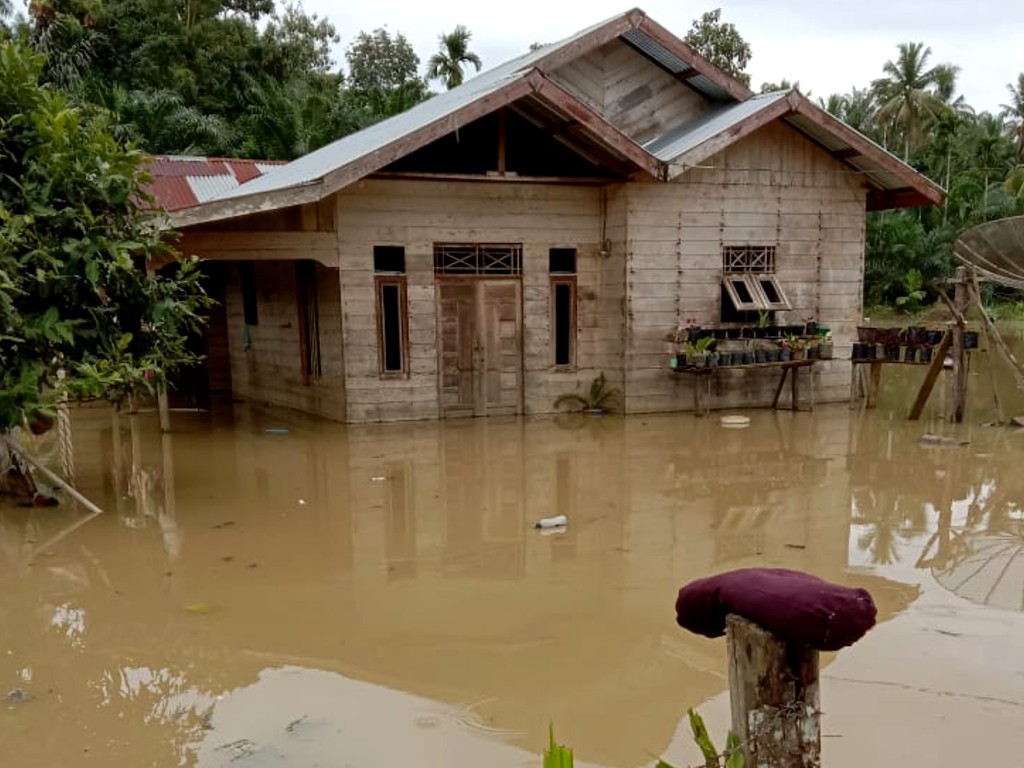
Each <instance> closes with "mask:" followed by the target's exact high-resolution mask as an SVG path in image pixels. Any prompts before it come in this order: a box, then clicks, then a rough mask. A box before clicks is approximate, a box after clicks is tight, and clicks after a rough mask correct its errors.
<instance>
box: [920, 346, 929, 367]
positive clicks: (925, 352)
mask: <svg viewBox="0 0 1024 768" xmlns="http://www.w3.org/2000/svg"><path fill="white" fill-rule="evenodd" d="M920 358H921V362H922V363H930V362H931V361H932V348H931V347H921V355H920Z"/></svg>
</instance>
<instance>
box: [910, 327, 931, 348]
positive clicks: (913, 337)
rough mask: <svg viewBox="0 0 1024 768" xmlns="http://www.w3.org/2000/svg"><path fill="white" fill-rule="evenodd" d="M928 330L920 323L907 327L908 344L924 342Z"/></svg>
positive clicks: (915, 344)
mask: <svg viewBox="0 0 1024 768" xmlns="http://www.w3.org/2000/svg"><path fill="white" fill-rule="evenodd" d="M926 333H927V331H925V329H924V328H922V327H920V326H918V325H912V326H910V327H909V328H907V344H912V345H913V346H915V347H916V346H918V345H920V344H923V343H924V341H925V335H926Z"/></svg>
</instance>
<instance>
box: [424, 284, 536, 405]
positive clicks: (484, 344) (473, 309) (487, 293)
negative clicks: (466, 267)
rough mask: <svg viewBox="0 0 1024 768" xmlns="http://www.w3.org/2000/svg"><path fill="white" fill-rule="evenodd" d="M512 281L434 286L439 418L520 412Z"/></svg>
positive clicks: (518, 330) (517, 308) (518, 331)
mask: <svg viewBox="0 0 1024 768" xmlns="http://www.w3.org/2000/svg"><path fill="white" fill-rule="evenodd" d="M520 291H521V284H520V282H519V281H518V280H491V279H444V280H439V281H438V366H439V371H440V374H439V375H440V398H441V411H442V413H443V414H444V415H445V416H471V415H476V416H487V415H499V414H510V415H511V414H517V413H520V412H521V411H522V379H523V376H522V359H523V355H522V300H521V293H520Z"/></svg>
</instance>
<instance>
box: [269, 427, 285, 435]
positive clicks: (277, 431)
mask: <svg viewBox="0 0 1024 768" xmlns="http://www.w3.org/2000/svg"><path fill="white" fill-rule="evenodd" d="M263 432H264V433H265V434H268V435H287V434H288V433H289V432H291V430H290V429H288V428H287V427H267V428H266V429H264V430H263Z"/></svg>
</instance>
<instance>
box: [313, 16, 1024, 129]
mask: <svg viewBox="0 0 1024 768" xmlns="http://www.w3.org/2000/svg"><path fill="white" fill-rule="evenodd" d="M637 1H638V0H634V2H637ZM304 6H305V8H306V10H307V11H313V12H316V13H318V14H319V15H320V16H322V17H326V18H328V19H330V20H331V21H332V22H333V23H334V25H335V26H336V27H337V28H338V33H339V34H340V35H341V38H342V43H343V45H345V46H347V45H348V43H349V41H350V40H351V39H352V38H353V37H354V36H355V35H356V34H357V33H358V32H359V31H361V30H365V31H371V30H373V29H376V28H377V27H381V26H384V27H387V29H389V30H390V31H391V32H402V33H403V34H405V36H406V37H407V38H408V39H409V41H410V42H411V43H412V45H413V47H414V48H415V49H416V52H417V53H418V54H419V56H420V58H421V59H422V60H423V61H426V59H427V57H429V56H430V54H431V53H433V51H434V50H435V49H436V47H437V37H438V35H439V34H440V33H441V32H449V31H451V29H452V28H454V26H455V25H456V24H464V25H466V26H467V27H469V29H470V30H471V31H472V33H473V41H472V48H473V50H475V51H476V52H477V53H478V54H479V55H480V56H481V58H482V59H483V62H484V68H485V69H487V68H490V67H493V66H495V65H497V64H500V63H501V62H502V61H505V60H506V59H510V58H512V57H513V56H516V55H518V54H520V53H522V52H524V51H525V50H526V49H527V48H528V47H529V45H530V43H532V42H534V41H536V42H543V43H548V42H554V41H555V40H559V39H561V38H563V37H567V36H569V35H571V34H573V33H574V32H576V31H578V30H580V29H583V28H585V27H587V26H590V25H591V24H594V23H596V22H599V21H602V20H604V19H606V18H609V17H611V16H615V15H617V14H619V13H622V12H624V11H626V10H628V9H629V8H630V7H632V6H631V5H630V4H629V0H587V2H567V0H561V1H560V0H545V1H542V0H511V1H510V2H504V3H502V2H498V1H497V0H491V1H490V2H489V1H488V0H483V1H481V0H442V2H427V1H426V0H370V2H345V3H344V4H341V3H338V2H337V0H304ZM719 6H720V7H721V8H722V15H723V20H724V21H727V22H732V23H733V24H735V25H736V26H737V28H738V29H739V31H740V33H741V34H742V35H743V36H744V37H745V38H746V39H747V41H748V42H749V43H750V45H751V47H752V48H753V51H754V56H753V58H752V59H751V62H750V66H749V67H748V71H749V72H750V74H751V77H752V85H753V87H754V89H755V90H757V89H759V88H760V85H761V83H762V82H765V81H772V82H778V81H779V80H781V79H782V78H787V79H789V80H790V81H799V82H800V88H801V90H802V91H803V92H804V93H806V92H807V91H808V90H810V91H811V95H812V96H813V97H815V98H816V97H819V96H827V95H828V94H830V93H833V92H846V91H848V90H849V89H850V88H851V86H854V85H856V86H858V87H864V86H867V85H868V84H870V82H871V81H872V80H873V79H875V78H877V77H879V76H880V75H881V70H882V65H883V64H884V63H885V62H886V60H888V59H891V58H894V57H895V55H896V44H897V43H900V42H908V41H922V42H924V43H926V44H927V45H929V46H930V47H931V49H932V59H931V63H933V64H937V63H940V62H947V61H948V62H951V63H953V64H957V65H959V66H960V67H961V74H960V81H959V84H960V85H959V88H960V92H961V93H963V94H964V95H965V96H966V98H967V101H968V102H969V103H970V104H971V105H972V106H974V107H975V109H977V110H978V111H982V110H990V111H998V109H999V105H1000V104H1002V103H1005V102H1006V101H1007V100H1008V94H1007V91H1006V84H1007V83H1010V82H1016V80H1017V74H1018V73H1019V72H1022V71H1024V3H1022V2H1021V0H884V1H883V0H855V1H854V2H850V1H849V0H774V2H772V1H771V0H710V2H701V3H696V2H687V0H674V2H669V1H668V0H645V2H643V3H642V4H641V5H640V7H641V8H643V10H644V11H646V13H647V14H648V15H649V16H650V17H652V18H653V19H655V20H656V21H658V22H659V23H660V24H662V25H663V26H665V27H667V28H668V29H669V30H671V31H672V32H674V33H676V34H678V35H679V36H682V35H683V34H685V33H686V31H687V30H688V29H689V28H690V24H691V23H692V21H693V19H694V18H696V17H697V16H699V15H700V14H701V13H703V12H704V11H705V10H710V9H713V8H715V7H719ZM338 58H339V59H340V58H341V51H339V56H338Z"/></svg>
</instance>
